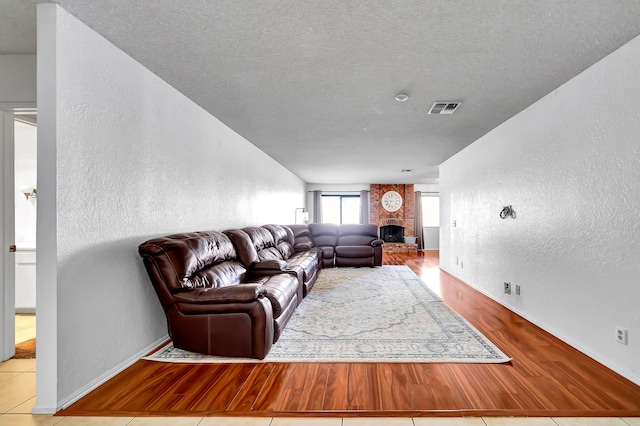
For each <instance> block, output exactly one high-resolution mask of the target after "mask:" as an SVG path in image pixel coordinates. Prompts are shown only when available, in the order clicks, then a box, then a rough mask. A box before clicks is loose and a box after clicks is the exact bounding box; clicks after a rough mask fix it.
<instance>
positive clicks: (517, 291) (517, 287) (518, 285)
mask: <svg viewBox="0 0 640 426" xmlns="http://www.w3.org/2000/svg"><path fill="white" fill-rule="evenodd" d="M516 296H520V284H516Z"/></svg>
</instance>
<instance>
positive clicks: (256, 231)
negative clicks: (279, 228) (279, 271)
mask: <svg viewBox="0 0 640 426" xmlns="http://www.w3.org/2000/svg"><path fill="white" fill-rule="evenodd" d="M242 230H243V231H244V232H245V233H246V234H247V235H248V236H249V238H250V239H251V242H252V243H253V246H254V247H255V249H256V252H257V253H258V261H261V260H268V259H278V260H284V259H283V257H282V253H280V251H279V250H278V248H277V247H276V242H275V240H274V238H273V235H271V232H269V230H268V229H265V228H261V227H258V226H248V227H246V228H242Z"/></svg>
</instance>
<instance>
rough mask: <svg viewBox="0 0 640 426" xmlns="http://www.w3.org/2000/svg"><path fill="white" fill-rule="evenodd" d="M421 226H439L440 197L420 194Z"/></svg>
mask: <svg viewBox="0 0 640 426" xmlns="http://www.w3.org/2000/svg"><path fill="white" fill-rule="evenodd" d="M422 226H433V227H437V226H440V197H439V196H438V195H423V196H422Z"/></svg>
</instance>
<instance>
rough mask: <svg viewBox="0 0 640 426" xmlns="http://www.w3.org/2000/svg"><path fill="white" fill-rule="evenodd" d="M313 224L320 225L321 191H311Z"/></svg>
mask: <svg viewBox="0 0 640 426" xmlns="http://www.w3.org/2000/svg"><path fill="white" fill-rule="evenodd" d="M313 223H322V191H313Z"/></svg>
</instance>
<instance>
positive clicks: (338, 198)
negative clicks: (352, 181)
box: [322, 195, 360, 225]
mask: <svg viewBox="0 0 640 426" xmlns="http://www.w3.org/2000/svg"><path fill="white" fill-rule="evenodd" d="M322 222H323V223H336V224H338V225H340V224H343V223H360V196H359V195H323V196H322Z"/></svg>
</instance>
